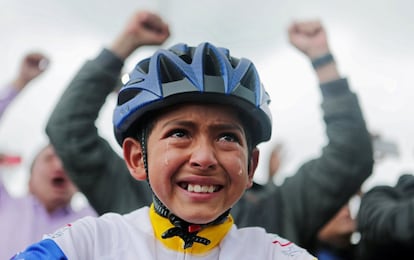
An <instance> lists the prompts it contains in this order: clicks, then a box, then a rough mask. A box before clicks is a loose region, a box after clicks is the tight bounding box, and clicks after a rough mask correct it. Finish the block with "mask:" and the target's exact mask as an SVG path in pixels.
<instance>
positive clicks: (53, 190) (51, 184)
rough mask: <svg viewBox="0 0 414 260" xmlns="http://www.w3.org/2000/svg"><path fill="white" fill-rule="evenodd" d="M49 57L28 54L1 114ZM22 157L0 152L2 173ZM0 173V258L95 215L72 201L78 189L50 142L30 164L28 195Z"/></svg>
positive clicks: (1, 102) (3, 98)
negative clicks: (7, 183)
mask: <svg viewBox="0 0 414 260" xmlns="http://www.w3.org/2000/svg"><path fill="white" fill-rule="evenodd" d="M48 63H49V60H48V59H47V58H46V56H45V55H43V54H41V53H29V54H27V55H26V56H25V57H24V58H23V60H22V63H21V66H20V70H19V72H18V74H17V76H16V78H15V79H14V80H13V81H12V82H11V83H10V84H9V85H8V86H6V88H4V89H3V90H2V92H1V96H0V116H1V115H2V114H3V112H4V111H5V110H6V108H7V107H8V106H9V105H10V104H12V101H13V100H15V98H16V97H17V96H18V94H19V93H21V91H22V90H23V89H24V88H25V87H26V86H28V84H29V83H30V82H31V81H32V80H33V79H35V78H37V77H38V76H39V75H40V74H42V73H43V72H44V71H45V70H46V68H47V64H48ZM20 162H21V158H20V157H18V156H17V157H16V156H13V157H12V156H10V155H9V154H5V153H0V174H2V175H4V174H8V173H10V172H9V171H8V170H7V167H10V166H12V165H16V164H19V163H20ZM1 177H3V176H0V230H1V231H2V232H1V234H0V259H9V258H10V256H11V255H13V254H14V253H16V252H17V250H20V249H22V248H24V246H25V245H27V244H30V243H33V242H35V241H38V240H39V239H41V238H42V236H43V235H44V234H45V233H49V232H52V231H54V230H55V229H56V228H58V227H61V226H63V225H65V224H67V223H69V222H71V221H73V220H75V219H78V218H80V217H83V216H88V215H92V216H96V212H95V211H94V210H93V209H92V208H91V207H90V206H86V207H84V208H82V209H80V210H79V211H77V210H74V209H73V208H72V205H71V202H72V198H73V195H74V194H75V193H76V192H77V188H76V187H75V185H74V184H73V183H72V181H71V180H70V179H69V178H68V176H67V175H66V172H65V170H64V169H63V168H62V162H61V161H60V159H59V158H58V157H57V155H56V153H55V151H54V149H53V147H52V146H51V145H50V144H47V145H46V146H44V147H42V148H41V150H40V151H38V152H37V154H36V155H35V158H34V159H33V161H32V164H31V167H30V177H29V182H28V187H29V194H27V195H25V196H21V197H20V196H19V197H17V196H12V195H11V194H10V193H9V192H8V190H7V189H6V187H5V185H4V183H3V181H2V180H3V178H1Z"/></svg>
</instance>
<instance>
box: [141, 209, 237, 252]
mask: <svg viewBox="0 0 414 260" xmlns="http://www.w3.org/2000/svg"><path fill="white" fill-rule="evenodd" d="M149 212H150V213H149V214H150V216H149V217H150V220H151V224H152V227H153V229H154V232H155V237H156V238H157V239H158V240H159V241H161V243H163V244H164V245H165V246H166V247H167V248H169V249H172V250H175V251H178V252H183V253H184V252H185V253H189V254H204V253H206V252H208V251H210V250H212V249H213V248H215V247H216V246H217V245H218V244H219V243H220V241H221V240H222V239H223V238H224V236H225V235H226V234H227V232H229V230H230V228H231V227H232V225H233V223H234V221H233V218H232V216H231V215H229V217H228V218H227V219H226V220H225V221H224V222H223V223H221V224H218V225H212V226H208V227H205V228H203V229H201V230H200V231H199V232H198V233H197V236H200V237H203V238H207V239H208V240H210V244H208V245H203V244H200V243H194V244H193V245H192V246H191V247H189V248H187V249H184V241H183V240H182V239H181V238H180V237H178V236H174V237H170V238H162V237H161V236H162V234H163V233H164V232H165V231H167V230H168V229H170V228H173V227H174V225H173V224H171V222H170V220H169V219H167V218H164V217H162V216H160V215H158V214H157V213H156V212H155V209H154V204H152V205H151V209H150V211H149Z"/></svg>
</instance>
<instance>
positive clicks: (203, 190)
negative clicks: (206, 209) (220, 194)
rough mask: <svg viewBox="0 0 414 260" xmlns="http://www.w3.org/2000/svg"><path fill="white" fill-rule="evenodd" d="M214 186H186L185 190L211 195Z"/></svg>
mask: <svg viewBox="0 0 414 260" xmlns="http://www.w3.org/2000/svg"><path fill="white" fill-rule="evenodd" d="M214 189H215V188H214V185H199V184H195V185H194V184H188V187H187V190H188V191H190V192H196V193H213V192H214Z"/></svg>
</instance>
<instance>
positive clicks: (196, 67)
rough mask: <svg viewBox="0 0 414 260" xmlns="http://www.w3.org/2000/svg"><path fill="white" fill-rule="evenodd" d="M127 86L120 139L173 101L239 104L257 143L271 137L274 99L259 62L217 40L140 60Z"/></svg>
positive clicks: (118, 112) (117, 119)
mask: <svg viewBox="0 0 414 260" xmlns="http://www.w3.org/2000/svg"><path fill="white" fill-rule="evenodd" d="M129 76H130V79H129V81H128V82H127V83H126V84H125V85H124V86H123V87H122V89H121V90H120V92H119V95H118V102H117V106H116V108H115V111H114V114H113V124H114V132H115V137H116V140H117V142H118V143H119V144H120V145H121V146H122V143H123V141H124V139H125V138H126V137H128V136H129V135H128V133H130V131H129V130H130V128H131V126H132V125H136V124H138V125H139V120H141V119H142V118H143V116H145V115H147V114H148V113H151V112H154V111H157V110H159V109H163V108H167V107H170V106H172V105H176V104H180V103H186V102H190V101H191V102H196V103H208V104H224V105H230V106H233V107H235V108H236V109H237V110H239V111H240V112H241V114H242V115H243V116H245V119H243V120H248V121H246V122H245V125H247V126H249V127H250V131H251V135H252V139H253V140H252V143H253V145H257V144H259V143H260V142H263V141H267V140H269V139H270V136H271V132H272V117H271V113H270V109H269V103H270V98H269V95H268V93H267V92H266V91H265V89H264V87H263V85H262V84H261V82H260V79H259V75H258V74H257V71H256V68H255V66H254V64H253V63H252V62H251V61H249V60H248V59H245V58H241V59H237V58H234V57H231V56H230V53H229V50H228V49H225V48H217V47H215V46H214V45H212V44H211V43H207V42H206V43H201V44H200V45H198V46H197V47H190V46H187V45H186V44H177V45H174V46H173V47H171V48H170V49H168V50H164V49H160V50H158V51H157V52H155V54H154V55H152V56H151V57H150V58H147V59H144V60H142V61H141V62H139V63H138V64H137V65H136V67H135V69H134V70H133V71H132V72H131V73H130V75H129Z"/></svg>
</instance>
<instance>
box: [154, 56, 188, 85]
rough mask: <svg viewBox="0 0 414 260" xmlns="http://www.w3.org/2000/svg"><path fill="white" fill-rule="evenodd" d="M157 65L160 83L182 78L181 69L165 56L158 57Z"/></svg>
mask: <svg viewBox="0 0 414 260" xmlns="http://www.w3.org/2000/svg"><path fill="white" fill-rule="evenodd" d="M159 67H160V80H161V82H162V83H169V82H174V81H179V80H182V79H183V78H184V75H183V73H182V71H181V70H180V69H178V68H177V65H176V64H175V63H173V62H172V61H171V60H170V59H168V58H167V57H160V61H159Z"/></svg>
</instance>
